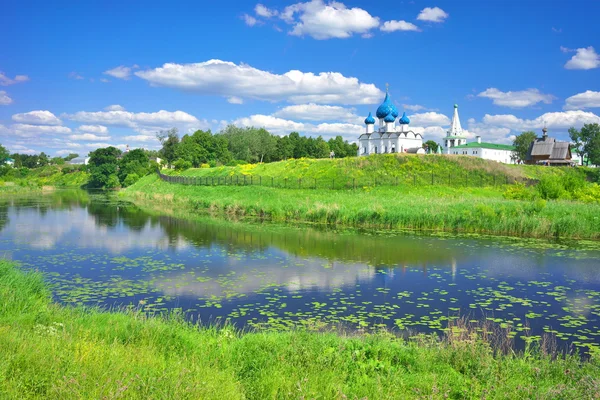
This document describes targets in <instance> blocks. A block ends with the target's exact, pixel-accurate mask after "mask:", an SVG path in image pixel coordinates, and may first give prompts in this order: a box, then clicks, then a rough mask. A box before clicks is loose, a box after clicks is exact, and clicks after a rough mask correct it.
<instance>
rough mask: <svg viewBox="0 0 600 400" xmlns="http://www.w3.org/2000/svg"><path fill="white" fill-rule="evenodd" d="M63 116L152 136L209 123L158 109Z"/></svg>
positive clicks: (206, 126)
mask: <svg viewBox="0 0 600 400" xmlns="http://www.w3.org/2000/svg"><path fill="white" fill-rule="evenodd" d="M63 117H64V118H67V119H70V120H72V121H78V122H83V123H88V124H99V125H112V126H120V127H126V128H131V129H133V130H134V131H136V132H138V133H141V134H143V135H147V136H152V137H154V136H155V135H156V133H157V132H159V131H161V130H165V129H170V128H178V129H179V130H180V131H181V132H182V133H184V134H185V133H189V132H193V131H195V130H197V129H207V128H209V127H210V124H209V123H208V122H207V121H205V120H203V121H200V120H198V119H197V118H196V117H194V116H193V115H190V114H188V113H186V112H183V111H174V112H171V111H165V110H160V111H157V112H153V113H145V112H140V113H133V112H129V111H95V112H90V111H79V112H76V113H74V114H63Z"/></svg>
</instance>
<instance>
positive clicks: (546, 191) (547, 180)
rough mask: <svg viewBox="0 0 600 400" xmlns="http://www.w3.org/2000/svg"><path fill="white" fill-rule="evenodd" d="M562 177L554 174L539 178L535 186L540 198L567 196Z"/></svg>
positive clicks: (554, 198) (549, 198)
mask: <svg viewBox="0 0 600 400" xmlns="http://www.w3.org/2000/svg"><path fill="white" fill-rule="evenodd" d="M563 179H564V177H562V178H558V177H555V176H545V177H543V178H542V179H540V182H539V183H538V184H537V186H536V187H535V188H536V190H537V192H538V193H539V195H540V197H541V198H542V199H546V200H556V199H560V198H565V197H569V196H568V192H567V191H566V190H565V188H564V186H563V183H562V180H563Z"/></svg>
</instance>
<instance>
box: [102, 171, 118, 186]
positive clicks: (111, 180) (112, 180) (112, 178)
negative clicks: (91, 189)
mask: <svg viewBox="0 0 600 400" xmlns="http://www.w3.org/2000/svg"><path fill="white" fill-rule="evenodd" d="M120 184H121V183H120V182H119V177H118V176H117V175H116V174H111V175H109V176H108V180H107V181H106V185H104V187H105V188H106V189H114V188H117V187H119V185H120Z"/></svg>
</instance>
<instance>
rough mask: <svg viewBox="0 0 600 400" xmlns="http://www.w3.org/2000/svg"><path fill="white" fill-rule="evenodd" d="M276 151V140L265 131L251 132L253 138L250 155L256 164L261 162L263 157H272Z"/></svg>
mask: <svg viewBox="0 0 600 400" xmlns="http://www.w3.org/2000/svg"><path fill="white" fill-rule="evenodd" d="M276 149H277V140H276V139H275V137H274V136H273V135H271V134H270V133H269V132H267V131H266V130H265V129H258V130H256V131H255V132H253V138H252V141H251V153H252V156H253V157H255V158H256V159H257V161H258V162H263V160H264V159H265V157H270V156H272V155H273V153H275V150H276Z"/></svg>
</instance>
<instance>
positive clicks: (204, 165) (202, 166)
mask: <svg viewBox="0 0 600 400" xmlns="http://www.w3.org/2000/svg"><path fill="white" fill-rule="evenodd" d="M200 168H210V165H208V164H200Z"/></svg>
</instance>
